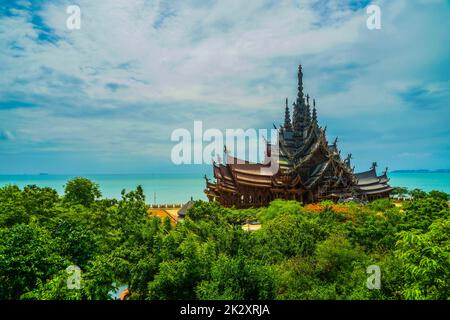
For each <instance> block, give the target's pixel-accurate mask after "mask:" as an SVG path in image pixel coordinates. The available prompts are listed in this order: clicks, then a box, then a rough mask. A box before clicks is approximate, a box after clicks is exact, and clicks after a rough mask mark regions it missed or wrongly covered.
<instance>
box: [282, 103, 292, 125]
mask: <svg viewBox="0 0 450 320" xmlns="http://www.w3.org/2000/svg"><path fill="white" fill-rule="evenodd" d="M284 128H285V129H291V128H292V124H291V114H290V112H289V104H288V98H286V109H285V111H284Z"/></svg>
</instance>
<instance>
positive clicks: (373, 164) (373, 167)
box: [370, 162, 378, 170]
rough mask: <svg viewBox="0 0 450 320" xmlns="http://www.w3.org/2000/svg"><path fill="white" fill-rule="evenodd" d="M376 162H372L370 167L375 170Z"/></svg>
mask: <svg viewBox="0 0 450 320" xmlns="http://www.w3.org/2000/svg"><path fill="white" fill-rule="evenodd" d="M377 166H378V164H377V163H376V162H372V166H371V167H370V169H371V170H376V168H377Z"/></svg>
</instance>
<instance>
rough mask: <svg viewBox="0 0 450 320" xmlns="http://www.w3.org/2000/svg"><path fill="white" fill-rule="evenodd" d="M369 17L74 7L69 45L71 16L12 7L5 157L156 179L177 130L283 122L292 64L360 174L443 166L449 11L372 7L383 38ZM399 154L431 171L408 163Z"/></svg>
mask: <svg viewBox="0 0 450 320" xmlns="http://www.w3.org/2000/svg"><path fill="white" fill-rule="evenodd" d="M368 3H369V1H348V2H343V1H331V0H330V1H317V0H309V1H259V0H258V1H257V0H249V1H247V2H246V5H245V6H242V3H241V1H198V0H197V1H193V0H192V1H144V0H118V1H114V2H112V1H107V0H99V1H88V0H80V1H78V2H77V4H78V5H79V6H80V8H81V13H82V24H81V30H68V29H67V28H66V19H67V17H68V15H67V14H66V11H65V8H66V6H67V5H69V4H72V3H69V1H64V0H58V1H42V0H41V1H12V2H9V3H8V5H7V6H6V7H5V8H3V9H2V11H0V22H1V23H0V60H1V61H2V64H0V72H1V73H2V75H3V76H2V77H0V88H2V89H1V91H0V123H2V124H3V123H7V124H8V130H10V131H11V132H15V143H14V146H11V147H10V148H8V149H7V150H4V151H3V150H2V152H5V153H8V154H9V153H11V154H12V153H14V154H20V153H23V154H25V152H33V154H35V155H38V154H40V153H42V154H44V153H45V154H51V153H52V152H53V153H65V154H66V155H67V157H69V156H72V155H73V153H77V152H78V155H79V157H81V156H83V157H88V156H89V157H95V158H96V159H97V160H98V161H99V167H101V168H105V167H106V166H103V167H102V166H101V163H102V162H103V163H108V166H109V167H106V168H107V169H108V170H110V171H116V170H118V169H117V168H119V167H120V168H123V167H124V166H125V165H124V164H125V163H139V164H140V165H137V167H139V168H143V167H145V165H146V164H148V167H149V168H151V167H152V166H153V165H156V164H157V163H159V162H161V161H162V162H164V161H168V156H169V155H170V148H171V147H172V144H171V142H170V133H171V132H172V130H174V129H175V128H180V127H182V128H191V127H192V124H193V121H194V120H203V121H204V127H205V128H207V127H214V128H219V129H225V128H249V127H256V128H262V127H270V126H271V124H272V122H275V123H279V122H280V121H282V117H283V101H284V98H285V97H286V96H287V97H289V98H290V100H292V99H293V98H294V97H295V95H296V92H295V90H296V66H297V65H298V63H300V62H301V63H303V66H304V71H305V90H307V92H309V93H310V94H311V95H312V96H314V97H315V98H316V99H317V103H318V112H319V120H320V122H321V124H323V125H325V124H328V130H329V131H328V132H329V133H330V135H332V136H334V135H339V136H340V137H341V139H340V141H342V148H343V149H344V150H343V151H349V152H350V151H351V152H352V153H353V155H354V156H355V159H356V162H357V165H358V167H361V168H362V167H364V168H365V167H366V166H367V163H371V161H372V160H377V159H378V162H379V163H380V164H382V163H386V164H389V166H390V167H393V168H394V167H397V168H402V166H403V165H412V166H413V165H418V166H420V167H426V166H430V167H443V166H445V164H448V160H449V158H450V151H449V149H450V146H449V142H448V141H450V139H448V138H449V133H448V132H446V131H445V130H443V129H442V128H446V127H447V126H448V124H447V123H446V122H447V120H446V119H448V118H449V117H450V111H449V101H450V97H449V92H450V76H449V74H448V72H445V70H448V69H449V68H450V58H449V57H450V55H449V53H450V48H449V47H450V45H449V43H450V32H449V30H450V28H448V23H447V22H446V21H449V18H450V6H449V4H448V3H447V2H445V1H433V2H412V1H405V0H399V1H395V2H391V1H376V3H378V4H379V5H380V7H381V9H382V29H381V30H375V31H370V30H368V29H367V28H366V18H367V15H366V13H365V9H364V8H365V6H366V5H367V4H368ZM446 24H447V25H446ZM400 153H417V154H421V153H430V154H433V155H434V156H433V157H430V158H422V160H417V161H418V162H416V163H415V164H412V163H411V164H409V163H406V164H405V162H404V161H403V160H401V159H399V157H397V156H396V154H400ZM49 157H50V158H51V156H49ZM112 158H114V159H120V160H117V161H122V162H123V164H122V165H120V166H119V165H118V164H117V163H114V164H111V161H110V159H112ZM49 161H52V160H49ZM55 161H56V160H55ZM420 161H422V162H420ZM6 167H7V166H6ZM149 170H151V169H149Z"/></svg>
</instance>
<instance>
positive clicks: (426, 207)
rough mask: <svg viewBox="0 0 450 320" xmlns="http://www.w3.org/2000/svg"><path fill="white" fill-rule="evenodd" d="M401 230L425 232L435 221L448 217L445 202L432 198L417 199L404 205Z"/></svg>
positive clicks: (448, 211)
mask: <svg viewBox="0 0 450 320" xmlns="http://www.w3.org/2000/svg"><path fill="white" fill-rule="evenodd" d="M405 211H406V212H405V215H404V216H403V219H402V222H403V225H402V229H403V230H409V229H420V230H426V229H427V228H428V227H429V226H430V225H431V224H432V223H433V221H435V220H436V219H440V218H445V217H447V218H448V217H449V215H450V210H449V207H448V204H447V202H446V201H444V200H442V199H436V198H432V197H424V198H417V199H415V200H414V201H411V202H408V203H407V204H406V205H405Z"/></svg>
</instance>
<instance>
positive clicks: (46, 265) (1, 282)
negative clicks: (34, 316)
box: [0, 224, 65, 299]
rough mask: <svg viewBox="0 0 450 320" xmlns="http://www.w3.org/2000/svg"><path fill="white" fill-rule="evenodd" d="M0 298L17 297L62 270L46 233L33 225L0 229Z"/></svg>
mask: <svg viewBox="0 0 450 320" xmlns="http://www.w3.org/2000/svg"><path fill="white" fill-rule="evenodd" d="M0 238H1V239H2V242H1V243H0V297H2V298H3V299H18V298H19V297H20V296H21V295H22V293H24V292H26V291H29V290H33V289H34V288H35V287H36V286H37V285H38V283H39V281H41V282H42V281H44V280H45V279H48V278H49V277H50V276H51V275H52V274H54V273H56V272H58V271H59V270H61V269H64V265H65V261H64V259H63V258H62V257H61V256H60V255H58V254H57V253H56V252H54V250H53V248H55V247H56V246H57V244H56V242H55V241H54V240H53V239H52V238H51V236H50V234H49V233H48V232H47V231H46V230H44V229H42V228H41V227H38V226H35V225H25V224H17V225H14V226H13V227H11V228H10V229H4V230H1V232H0Z"/></svg>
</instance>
